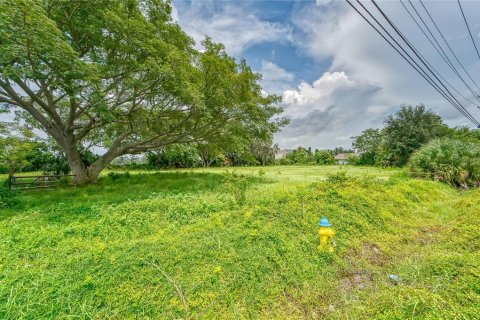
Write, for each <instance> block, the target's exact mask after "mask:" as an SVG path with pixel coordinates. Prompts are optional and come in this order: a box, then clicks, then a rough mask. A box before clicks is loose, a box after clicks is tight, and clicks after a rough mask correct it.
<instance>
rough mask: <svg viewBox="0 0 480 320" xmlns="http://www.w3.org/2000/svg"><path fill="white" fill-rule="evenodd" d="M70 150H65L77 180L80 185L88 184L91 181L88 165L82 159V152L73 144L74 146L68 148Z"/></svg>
mask: <svg viewBox="0 0 480 320" xmlns="http://www.w3.org/2000/svg"><path fill="white" fill-rule="evenodd" d="M66 149H68V150H64V152H65V155H66V156H67V160H68V165H69V166H70V169H71V170H72V174H74V175H75V176H76V177H75V178H76V182H77V184H79V185H82V184H87V183H89V182H90V179H89V177H88V172H87V167H86V166H85V163H83V161H82V157H81V155H80V152H78V150H77V149H76V148H75V146H73V147H72V148H66Z"/></svg>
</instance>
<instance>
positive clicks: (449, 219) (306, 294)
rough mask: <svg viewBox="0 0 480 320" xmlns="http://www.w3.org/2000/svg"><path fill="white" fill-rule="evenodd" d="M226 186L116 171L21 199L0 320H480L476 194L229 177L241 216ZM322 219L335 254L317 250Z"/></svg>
mask: <svg viewBox="0 0 480 320" xmlns="http://www.w3.org/2000/svg"><path fill="white" fill-rule="evenodd" d="M328 169H330V170H328ZM315 170H317V171H315ZM229 175H232V171H230V173H228V174H226V173H225V169H222V168H217V169H208V170H201V169H196V170H172V171H159V172H130V173H129V174H127V173H124V172H114V173H111V174H105V175H103V176H102V177H101V179H100V180H99V181H98V182H97V183H95V184H92V185H88V186H85V187H79V188H72V189H57V190H52V191H40V192H28V193H21V194H20V195H19V196H18V198H19V200H20V201H21V202H22V207H21V208H19V209H2V211H0V234H1V235H2V237H1V241H0V318H2V319H52V318H59V319H62V318H64V319H66V318H78V319H125V318H141V319H197V318H198V319H232V318H238V319H247V318H249V319H251V318H255V319H285V318H287V319H302V318H303V319H315V318H318V319H346V318H351V319H406V318H409V319H412V318H413V319H477V318H478V312H477V311H478V309H479V308H480V299H479V292H480V287H479V283H480V279H479V278H480V273H479V270H480V266H479V261H480V254H479V249H480V247H479V243H480V242H479V240H480V231H479V230H480V218H479V216H478V206H479V204H480V190H478V189H476V190H470V191H463V192H460V191H458V190H456V189H455V188H451V187H449V186H447V185H445V184H442V183H439V182H435V181H424V180H415V179H412V178H409V177H408V175H407V174H406V173H404V172H402V171H400V170H382V169H375V170H374V171H373V170H372V169H370V171H368V173H367V169H365V168H358V167H348V166H343V167H340V166H329V167H321V168H319V167H284V166H282V167H266V168H262V172H260V171H259V168H241V169H239V170H238V171H237V172H236V175H237V176H238V175H244V176H247V177H248V179H247V181H248V184H247V187H246V188H245V198H244V200H243V201H242V202H241V203H239V202H238V201H236V199H235V194H234V193H232V192H230V191H229V188H228V181H229V178H228V176H229ZM242 181H243V180H242ZM242 188H243V182H242ZM302 202H303V204H304V210H302ZM321 216H326V217H328V219H329V220H330V222H331V223H332V225H333V228H334V229H335V231H336V233H337V234H336V236H335V252H334V254H332V255H329V254H322V253H319V252H318V251H317V246H318V236H317V234H316V231H317V226H316V223H317V221H318V219H319V218H320V217H321ZM392 275H393V276H395V277H390V276H392ZM392 279H394V280H392Z"/></svg>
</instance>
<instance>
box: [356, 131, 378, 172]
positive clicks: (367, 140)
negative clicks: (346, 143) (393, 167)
mask: <svg viewBox="0 0 480 320" xmlns="http://www.w3.org/2000/svg"><path fill="white" fill-rule="evenodd" d="M382 141H383V135H382V132H381V131H380V130H379V129H366V130H364V131H362V134H361V135H360V136H357V137H354V141H353V143H352V146H353V147H354V148H355V149H356V150H357V151H358V152H360V156H359V158H358V161H357V164H358V165H364V166H373V165H376V164H378V162H379V161H380V159H379V156H380V154H381V149H382Z"/></svg>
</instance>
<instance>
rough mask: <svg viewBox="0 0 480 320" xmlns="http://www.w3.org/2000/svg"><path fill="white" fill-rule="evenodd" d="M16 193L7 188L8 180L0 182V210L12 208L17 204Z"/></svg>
mask: <svg viewBox="0 0 480 320" xmlns="http://www.w3.org/2000/svg"><path fill="white" fill-rule="evenodd" d="M19 203H20V202H19V201H18V199H17V194H16V193H15V192H14V191H10V190H9V188H8V180H5V182H3V183H1V184H0V210H1V209H8V208H14V207H16V206H18V205H19Z"/></svg>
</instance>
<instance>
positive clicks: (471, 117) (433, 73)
mask: <svg viewBox="0 0 480 320" xmlns="http://www.w3.org/2000/svg"><path fill="white" fill-rule="evenodd" d="M371 1H372V3H373V5H374V6H375V7H376V8H377V10H378V11H379V12H380V14H381V15H382V16H383V17H384V18H385V20H386V21H387V22H388V24H389V25H390V26H391V27H392V28H393V30H395V32H396V33H397V34H398V35H399V36H400V38H401V39H402V40H403V41H404V42H405V43H406V44H407V46H408V47H409V48H410V50H412V51H413V53H414V54H415V55H416V56H417V58H418V59H419V60H420V62H421V63H422V64H423V65H424V66H425V67H426V68H427V69H428V71H429V72H430V73H431V74H432V75H433V76H434V77H435V79H436V80H437V81H438V83H439V84H440V85H441V86H442V87H443V88H444V90H445V91H446V92H447V93H448V95H449V96H450V97H451V98H452V99H454V100H455V102H456V103H457V104H458V106H459V107H460V109H462V110H463V112H462V114H464V115H465V116H466V117H467V118H468V119H469V120H470V121H472V122H474V123H476V124H477V125H479V124H480V123H478V121H476V120H475V118H474V117H473V116H472V115H471V114H470V113H469V112H468V111H467V110H466V109H465V107H463V105H462V104H461V103H460V101H458V100H457V98H456V97H455V96H454V95H453V94H452V93H451V92H450V90H448V89H447V87H446V86H445V85H444V84H443V82H442V81H441V80H440V79H439V78H438V77H437V75H436V74H435V72H433V71H432V69H431V68H430V67H429V65H430V63H427V62H428V61H427V62H425V61H426V59H424V57H423V56H422V55H421V54H419V52H418V50H417V49H416V48H415V47H414V46H413V45H412V43H411V42H410V41H409V40H408V39H407V38H406V37H405V35H404V34H403V33H402V32H401V31H400V30H399V29H398V28H397V26H396V25H395V24H394V23H393V22H392V21H391V20H390V18H388V16H387V15H386V14H385V12H384V11H383V10H382V9H381V8H380V6H379V5H378V4H377V3H376V2H375V0H371ZM357 2H359V3H360V1H359V0H357ZM459 111H460V110H459Z"/></svg>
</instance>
